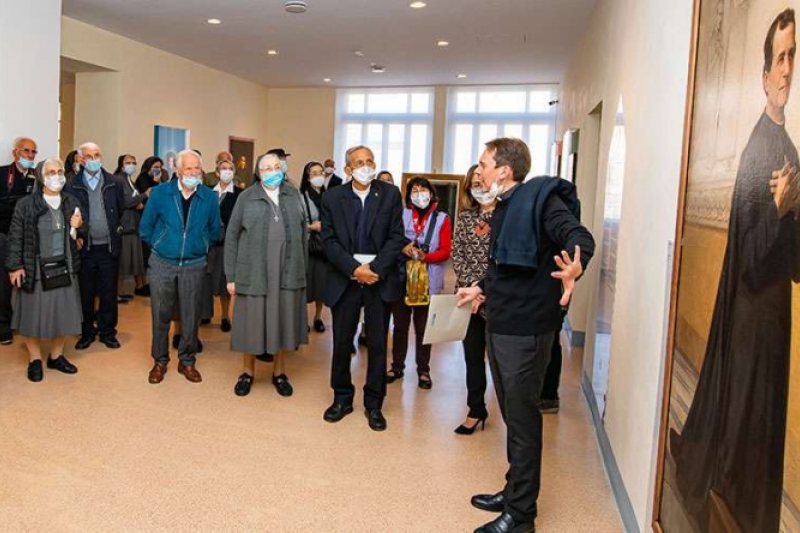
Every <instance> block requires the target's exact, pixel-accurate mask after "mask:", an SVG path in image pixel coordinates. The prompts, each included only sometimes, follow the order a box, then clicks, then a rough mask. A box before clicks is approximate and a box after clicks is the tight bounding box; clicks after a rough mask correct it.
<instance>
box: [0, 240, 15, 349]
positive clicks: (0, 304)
mask: <svg viewBox="0 0 800 533" xmlns="http://www.w3.org/2000/svg"><path fill="white" fill-rule="evenodd" d="M7 240H8V237H7V236H6V235H5V233H0V333H11V315H12V313H13V311H12V309H11V294H12V287H11V279H10V278H9V277H8V273H7V272H6V242H7Z"/></svg>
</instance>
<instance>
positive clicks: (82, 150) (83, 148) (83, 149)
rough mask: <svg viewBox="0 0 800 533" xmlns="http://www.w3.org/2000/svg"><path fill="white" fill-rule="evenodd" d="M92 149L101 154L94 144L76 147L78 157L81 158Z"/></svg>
mask: <svg viewBox="0 0 800 533" xmlns="http://www.w3.org/2000/svg"><path fill="white" fill-rule="evenodd" d="M92 149H94V150H97V151H98V152H102V150H101V149H100V147H99V146H98V145H97V144H96V143H93V142H87V143H83V144H82V145H80V146H78V155H79V156H81V157H83V156H84V155H85V152H86V150H92Z"/></svg>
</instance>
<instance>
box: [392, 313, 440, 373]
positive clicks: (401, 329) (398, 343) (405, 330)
mask: <svg viewBox="0 0 800 533" xmlns="http://www.w3.org/2000/svg"><path fill="white" fill-rule="evenodd" d="M392 316H393V317H394V332H393V334H392V368H394V369H395V370H405V369H406V353H407V352H408V334H409V332H410V330H411V317H412V316H413V317H414V334H415V335H416V348H415V353H416V356H417V374H427V373H429V372H430V371H431V345H430V344H422V339H423V338H424V337H425V324H426V323H427V322H428V306H427V305H415V306H408V305H406V303H405V302H404V301H403V300H400V301H398V302H395V303H394V305H392Z"/></svg>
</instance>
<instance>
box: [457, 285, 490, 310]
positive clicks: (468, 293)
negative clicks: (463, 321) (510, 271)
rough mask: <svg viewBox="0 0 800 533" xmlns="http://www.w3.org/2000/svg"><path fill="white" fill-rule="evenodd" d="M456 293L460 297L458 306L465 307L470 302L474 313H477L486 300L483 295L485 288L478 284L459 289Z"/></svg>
mask: <svg viewBox="0 0 800 533" xmlns="http://www.w3.org/2000/svg"><path fill="white" fill-rule="evenodd" d="M456 295H457V296H458V297H459V300H458V302H457V303H456V306H457V307H463V306H465V305H467V304H470V305H471V306H472V313H473V314H475V313H477V312H478V309H480V307H481V305H483V303H484V302H485V301H486V297H485V296H484V295H483V289H481V288H480V287H478V286H475V287H463V288H461V289H458V292H456Z"/></svg>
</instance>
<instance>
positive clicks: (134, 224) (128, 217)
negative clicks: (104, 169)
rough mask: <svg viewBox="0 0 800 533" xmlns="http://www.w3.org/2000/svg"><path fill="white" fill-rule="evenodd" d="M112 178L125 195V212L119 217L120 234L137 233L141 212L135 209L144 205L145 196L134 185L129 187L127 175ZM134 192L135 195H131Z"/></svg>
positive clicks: (117, 175) (122, 174)
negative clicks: (120, 186) (119, 185)
mask: <svg viewBox="0 0 800 533" xmlns="http://www.w3.org/2000/svg"><path fill="white" fill-rule="evenodd" d="M114 177H116V178H117V180H119V183H120V184H121V185H122V190H123V191H124V194H125V210H124V211H123V212H122V217H120V226H122V233H123V234H131V233H138V232H139V221H141V220H142V211H141V210H140V209H137V207H138V206H139V205H141V204H144V201H145V200H146V199H147V196H145V195H144V194H142V193H140V192H139V190H138V189H137V188H136V185H134V186H133V187H131V184H130V181H128V175H127V174H125V173H119V174H115V175H114ZM134 191H136V192H137V194H135V195H134V194H133V193H134Z"/></svg>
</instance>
